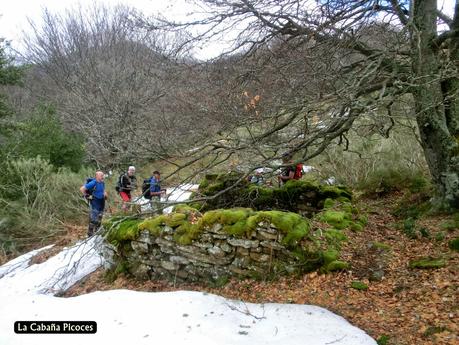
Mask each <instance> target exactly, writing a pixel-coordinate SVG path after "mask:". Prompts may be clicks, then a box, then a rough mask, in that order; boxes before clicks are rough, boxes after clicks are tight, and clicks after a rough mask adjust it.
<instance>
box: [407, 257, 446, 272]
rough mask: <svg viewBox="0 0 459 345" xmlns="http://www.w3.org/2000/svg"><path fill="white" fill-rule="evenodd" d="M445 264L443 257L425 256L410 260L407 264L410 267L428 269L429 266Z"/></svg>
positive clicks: (442, 265)
mask: <svg viewBox="0 0 459 345" xmlns="http://www.w3.org/2000/svg"><path fill="white" fill-rule="evenodd" d="M445 265H446V262H445V260H443V259H436V258H431V257H425V258H421V259H418V260H414V261H411V262H410V265H409V266H410V268H422V269H429V268H441V267H445Z"/></svg>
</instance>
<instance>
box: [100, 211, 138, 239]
mask: <svg viewBox="0 0 459 345" xmlns="http://www.w3.org/2000/svg"><path fill="white" fill-rule="evenodd" d="M141 222H142V219H137V218H134V219H133V218H122V217H118V218H112V219H108V220H106V221H105V222H104V224H103V226H104V228H105V229H107V230H108V233H107V240H108V241H109V242H111V243H113V244H115V245H118V244H119V243H121V242H123V241H127V240H135V239H136V238H137V237H138V235H139V231H140V229H139V227H138V225H139V224H140V223H141Z"/></svg>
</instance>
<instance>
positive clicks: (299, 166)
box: [293, 163, 303, 180]
mask: <svg viewBox="0 0 459 345" xmlns="http://www.w3.org/2000/svg"><path fill="white" fill-rule="evenodd" d="M302 176H303V164H301V163H298V164H297V165H296V167H295V174H294V175H293V179H294V180H299V179H300V178H301V177H302Z"/></svg>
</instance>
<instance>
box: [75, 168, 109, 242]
mask: <svg viewBox="0 0 459 345" xmlns="http://www.w3.org/2000/svg"><path fill="white" fill-rule="evenodd" d="M104 178H105V175H104V173H103V172H102V171H100V170H99V171H96V175H95V178H89V179H88V180H86V184H84V185H83V186H81V187H80V192H81V193H82V194H83V195H84V197H85V198H86V199H87V200H88V201H89V226H88V237H90V236H92V235H94V233H95V232H96V231H97V229H98V228H99V226H100V225H101V222H102V216H103V213H104V208H105V199H107V197H108V195H107V192H106V191H105V183H104Z"/></svg>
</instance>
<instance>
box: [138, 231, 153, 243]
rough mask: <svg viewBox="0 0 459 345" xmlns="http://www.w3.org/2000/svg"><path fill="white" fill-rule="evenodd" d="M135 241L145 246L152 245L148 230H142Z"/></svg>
mask: <svg viewBox="0 0 459 345" xmlns="http://www.w3.org/2000/svg"><path fill="white" fill-rule="evenodd" d="M137 241H139V242H144V243H147V244H153V240H152V238H151V236H150V232H149V231H148V230H142V231H140V234H139V237H138V238H137Z"/></svg>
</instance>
